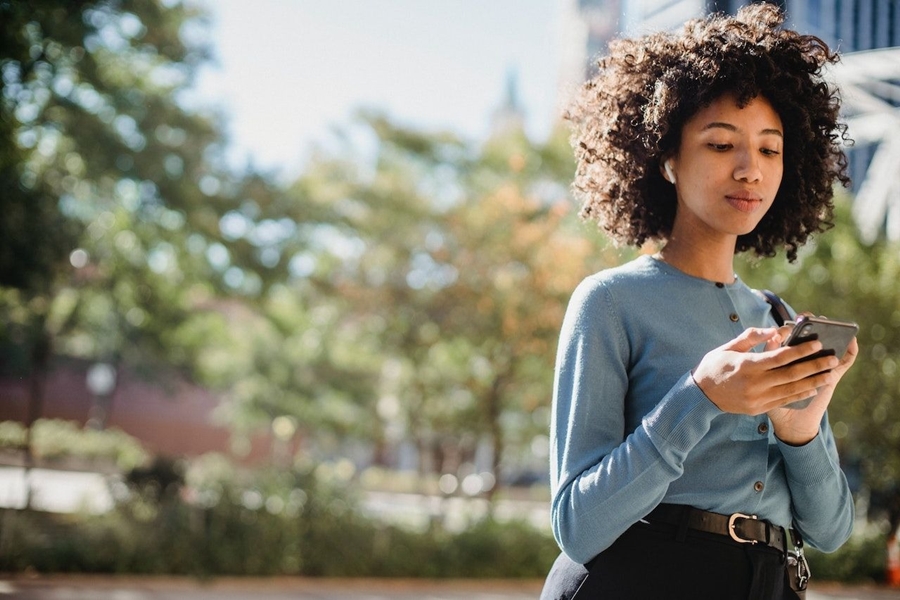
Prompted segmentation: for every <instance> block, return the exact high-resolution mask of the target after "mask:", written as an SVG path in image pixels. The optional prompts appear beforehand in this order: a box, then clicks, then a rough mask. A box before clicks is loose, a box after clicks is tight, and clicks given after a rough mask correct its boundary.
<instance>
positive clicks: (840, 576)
mask: <svg viewBox="0 0 900 600" xmlns="http://www.w3.org/2000/svg"><path fill="white" fill-rule="evenodd" d="M806 557H807V560H808V561H809V568H810V571H811V572H812V576H813V578H814V579H816V580H820V581H823V580H824V581H844V582H876V583H881V582H883V581H884V573H885V565H886V563H887V543H886V539H885V537H884V536H863V535H854V536H852V537H851V538H850V540H849V541H848V542H847V543H846V544H844V545H843V546H841V548H840V549H839V550H837V551H836V552H833V553H831V554H825V553H823V552H819V551H817V550H814V549H807V550H806Z"/></svg>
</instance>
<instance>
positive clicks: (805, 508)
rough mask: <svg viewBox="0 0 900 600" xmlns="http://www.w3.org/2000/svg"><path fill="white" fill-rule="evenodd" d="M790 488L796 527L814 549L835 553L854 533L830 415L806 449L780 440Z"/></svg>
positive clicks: (846, 489) (845, 481) (850, 500)
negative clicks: (830, 424) (830, 423)
mask: <svg viewBox="0 0 900 600" xmlns="http://www.w3.org/2000/svg"><path fill="white" fill-rule="evenodd" d="M778 446H779V449H780V450H781V455H782V456H783V457H784V465H785V472H786V475H787V481H788V485H789V486H790V489H791V512H792V514H793V515H794V527H795V528H797V529H798V530H799V531H800V533H801V535H802V536H803V539H804V540H805V541H806V542H807V543H808V544H809V545H810V546H812V547H814V548H817V549H818V550H821V551H823V552H834V551H835V550H837V549H838V548H839V547H840V546H841V544H843V543H844V542H846V541H847V539H848V538H849V537H850V534H851V532H852V531H853V520H854V514H855V511H854V507H853V496H852V494H851V492H850V486H849V484H848V483H847V478H846V477H845V475H844V472H843V471H842V470H841V467H840V463H839V461H838V453H837V447H836V445H835V442H834V434H833V433H832V431H831V427H830V426H829V425H828V415H827V413H826V415H825V417H823V419H822V425H821V427H820V428H819V435H817V436H816V437H815V438H813V439H812V440H811V441H810V442H809V443H807V444H804V445H803V446H791V445H789V444H785V443H784V442H781V441H780V440H779V441H778Z"/></svg>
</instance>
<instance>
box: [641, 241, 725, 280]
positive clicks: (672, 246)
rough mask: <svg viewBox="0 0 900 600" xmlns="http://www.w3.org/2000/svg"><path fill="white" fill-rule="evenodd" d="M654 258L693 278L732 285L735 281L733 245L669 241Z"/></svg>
mask: <svg viewBox="0 0 900 600" xmlns="http://www.w3.org/2000/svg"><path fill="white" fill-rule="evenodd" d="M656 256H657V258H659V259H660V260H662V261H663V262H665V263H667V264H669V265H672V266H673V267H675V268H676V269H678V270H679V271H681V272H682V273H687V274H688V275H691V276H693V277H699V278H700V279H706V280H708V281H716V282H721V283H733V282H734V280H735V275H734V244H727V243H726V244H719V245H717V246H712V247H711V246H710V245H709V244H691V243H690V242H687V241H685V240H676V239H670V240H669V241H668V242H667V243H666V245H665V246H664V247H663V248H662V250H660V251H659V252H658V253H657V255H656Z"/></svg>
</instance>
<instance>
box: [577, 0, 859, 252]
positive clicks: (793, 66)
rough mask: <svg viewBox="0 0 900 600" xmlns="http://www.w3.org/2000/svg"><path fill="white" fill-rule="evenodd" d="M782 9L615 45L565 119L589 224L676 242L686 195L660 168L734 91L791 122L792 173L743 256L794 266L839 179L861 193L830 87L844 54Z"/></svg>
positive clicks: (624, 238) (827, 212) (745, 11)
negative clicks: (696, 120) (831, 69)
mask: <svg viewBox="0 0 900 600" xmlns="http://www.w3.org/2000/svg"><path fill="white" fill-rule="evenodd" d="M783 22H784V15H783V13H782V12H781V11H780V10H779V9H778V8H776V7H775V6H772V5H770V4H753V5H749V6H745V7H743V8H742V9H741V10H740V11H739V12H738V13H737V15H736V16H733V17H732V16H728V15H722V14H716V15H711V16H709V17H707V18H704V19H695V20H692V21H689V22H688V23H686V24H685V27H684V30H683V31H682V32H680V33H671V32H660V33H654V34H650V35H647V36H643V37H640V38H634V39H620V40H616V41H613V42H612V43H610V52H609V54H608V55H607V56H605V57H603V58H601V59H600V60H599V63H598V65H599V72H598V74H597V76H596V77H594V78H592V79H590V80H589V81H587V82H586V83H585V84H584V85H583V86H581V88H580V90H579V92H578V94H577V95H576V97H575V98H574V101H573V103H572V105H571V107H570V108H569V110H568V111H567V112H566V114H565V115H564V117H565V118H566V119H567V120H568V121H570V124H571V126H572V136H571V142H572V146H573V148H574V151H575V158H576V161H577V169H576V172H575V179H574V182H573V186H572V187H573V192H574V195H575V197H576V199H577V200H578V201H579V202H581V216H582V217H584V218H585V219H588V220H595V221H596V222H597V223H598V225H599V226H600V227H601V228H602V229H603V230H605V231H606V232H607V233H608V234H609V235H610V237H612V239H613V240H614V241H615V242H617V243H620V244H630V245H636V246H640V245H642V244H644V243H645V242H647V241H651V240H656V241H664V240H666V239H667V237H668V236H669V235H670V234H671V232H672V226H673V223H674V219H675V210H676V204H677V202H676V196H675V190H674V187H673V186H672V185H670V184H669V183H668V182H666V181H665V180H664V179H663V177H662V175H661V173H660V170H659V165H660V161H661V158H662V157H664V156H667V155H671V154H672V153H674V152H676V151H677V149H678V147H679V145H680V143H681V132H682V128H683V126H684V124H685V122H686V121H687V120H688V119H690V118H691V117H692V116H693V115H694V114H696V113H697V112H698V111H699V110H700V109H701V108H703V107H706V106H709V104H710V103H712V102H713V101H715V100H716V99H718V98H720V97H722V96H723V95H725V94H733V95H734V97H735V98H736V100H737V104H738V106H740V107H744V106H746V105H747V104H748V103H749V102H750V101H751V100H753V99H754V98H756V97H757V96H762V97H764V98H766V99H767V100H768V101H769V102H770V103H771V104H772V106H773V107H774V109H775V111H776V112H777V113H778V115H779V116H780V117H781V121H782V124H783V125H784V130H785V131H784V136H785V140H784V154H783V157H784V174H783V177H782V182H781V186H780V188H779V190H778V194H777V195H776V197H775V201H774V203H773V205H772V207H771V208H770V209H769V211H768V212H767V213H766V215H765V216H764V217H763V219H762V220H761V221H760V223H759V224H758V225H757V227H756V228H755V229H754V230H753V231H752V232H750V233H748V234H746V235H741V236H739V237H738V240H737V246H736V248H735V252H736V253H737V252H744V251H747V250H751V249H752V250H754V251H755V252H756V254H757V255H759V256H774V255H775V254H776V253H777V252H778V251H779V250H781V249H784V250H785V251H786V254H787V258H788V260H790V261H794V260H795V259H796V257H797V249H798V248H799V247H800V246H801V245H802V244H804V243H805V242H806V241H807V239H808V238H809V236H810V235H812V234H815V233H818V232H821V231H824V230H826V229H828V228H830V227H831V226H832V221H831V219H832V217H833V210H834V204H833V197H834V188H833V185H834V182H835V180H839V181H840V182H841V183H842V184H843V185H844V186H847V185H849V183H850V179H849V177H848V176H847V158H846V156H845V154H844V152H843V149H842V144H843V142H845V141H847V139H848V138H847V134H846V129H847V128H846V125H844V124H842V123H839V122H838V113H839V111H840V97H839V95H838V91H837V90H836V89H835V88H833V87H832V86H829V85H828V84H827V83H826V82H825V81H824V79H823V73H822V69H823V67H824V66H825V65H826V63H835V62H837V61H838V56H837V54H836V53H832V52H831V51H830V50H829V48H828V46H827V45H826V44H825V42H823V41H822V40H820V39H819V38H817V37H815V36H810V35H801V34H799V33H797V32H796V31H791V30H786V29H782V28H781V25H782V23H783Z"/></svg>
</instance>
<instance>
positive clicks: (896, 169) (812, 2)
mask: <svg viewBox="0 0 900 600" xmlns="http://www.w3.org/2000/svg"><path fill="white" fill-rule="evenodd" d="M751 3H752V2H751V1H750V0H561V6H562V17H561V21H562V24H563V30H564V31H565V35H563V36H562V41H561V49H560V56H561V61H562V64H561V65H560V90H561V94H562V96H563V97H562V98H561V99H560V102H561V103H562V104H565V103H566V99H567V96H568V95H569V94H570V93H571V90H572V88H573V87H574V86H576V85H578V84H580V83H581V82H583V81H584V80H585V79H587V78H589V77H590V76H591V75H592V73H593V72H594V70H595V68H596V59H597V58H598V56H599V55H602V54H603V53H604V52H605V51H606V49H607V46H608V44H609V41H610V40H611V39H613V38H614V37H616V36H620V35H640V34H642V33H646V32H650V31H658V30H667V29H676V28H678V27H680V26H681V25H682V24H683V23H684V22H685V21H686V20H688V19H691V18H696V17H701V16H703V15H704V14H707V13H710V12H727V13H734V12H736V11H737V9H738V8H740V7H741V6H744V5H746V4H751ZM771 3H772V4H776V5H778V6H780V7H781V8H783V9H784V10H785V12H786V14H787V20H786V25H787V26H788V27H790V28H792V29H796V30H798V31H801V32H803V33H807V34H812V35H816V36H818V37H820V38H821V39H822V40H824V41H825V42H826V43H827V44H828V45H829V47H831V48H833V49H837V50H838V51H840V52H841V54H842V55H843V56H844V58H843V59H842V61H841V63H839V65H838V66H837V67H836V68H835V69H834V71H833V74H831V75H832V78H833V79H834V81H835V82H836V83H837V84H838V85H839V86H840V87H841V89H842V96H843V98H844V118H845V120H846V122H847V123H848V125H849V130H848V133H849V135H850V137H851V138H852V139H853V140H854V142H855V143H854V145H853V146H851V147H848V149H847V154H848V158H849V160H850V176H851V178H852V179H853V188H852V191H853V192H854V193H855V195H856V200H855V204H854V216H855V218H856V221H857V224H858V226H859V228H860V231H861V233H862V235H863V238H864V239H866V240H867V241H872V240H874V239H876V238H877V237H878V236H879V235H882V234H885V235H886V236H887V237H888V238H889V239H891V240H895V241H900V2H898V1H897V0H781V1H772V2H771Z"/></svg>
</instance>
